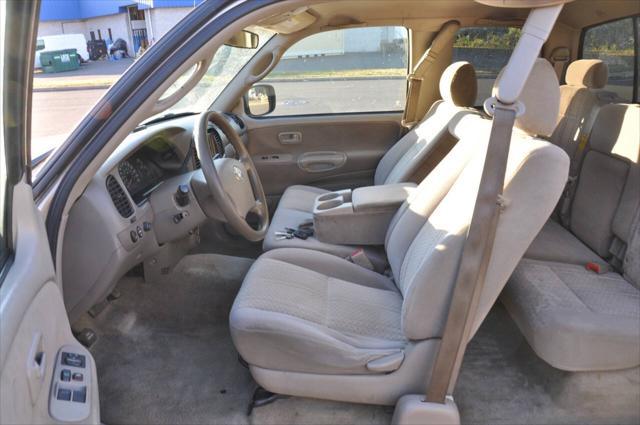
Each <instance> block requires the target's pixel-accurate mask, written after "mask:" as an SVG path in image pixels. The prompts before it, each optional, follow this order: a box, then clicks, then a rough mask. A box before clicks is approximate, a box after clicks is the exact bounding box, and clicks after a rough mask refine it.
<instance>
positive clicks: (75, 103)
mask: <svg viewBox="0 0 640 425" xmlns="http://www.w3.org/2000/svg"><path fill="white" fill-rule="evenodd" d="M105 91H106V89H92V90H63V91H42V92H35V93H33V113H32V114H31V116H32V121H31V157H32V158H36V157H37V156H38V155H41V154H43V153H45V152H46V151H48V150H49V149H52V148H54V147H56V146H57V145H59V144H60V143H62V142H63V141H64V140H65V139H66V136H67V135H68V134H69V133H70V132H71V131H72V130H73V129H74V128H75V126H76V125H78V123H79V122H80V120H81V119H82V118H83V117H84V116H85V115H86V114H87V112H89V110H90V109H91V108H92V107H93V106H94V105H95V104H96V103H97V102H98V99H100V97H102V95H103V94H104V92H105Z"/></svg>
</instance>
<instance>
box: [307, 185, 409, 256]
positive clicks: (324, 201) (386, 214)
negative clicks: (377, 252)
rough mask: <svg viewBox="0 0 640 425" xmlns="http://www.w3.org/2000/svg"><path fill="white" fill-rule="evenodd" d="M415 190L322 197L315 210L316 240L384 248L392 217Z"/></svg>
mask: <svg viewBox="0 0 640 425" xmlns="http://www.w3.org/2000/svg"><path fill="white" fill-rule="evenodd" d="M415 187H416V185H415V184H413V183H398V184H389V185H381V186H369V187H361V188H358V189H355V190H351V189H345V190H340V191H337V192H330V193H325V194H323V195H320V196H318V197H317V198H316V201H315V204H314V208H313V227H314V230H315V237H316V238H317V239H318V240H319V241H321V242H325V243H332V244H340V245H383V244H384V238H385V235H386V233H387V228H388V227H389V223H390V222H391V219H392V218H393V215H394V214H395V213H396V211H397V210H398V208H399V207H400V205H402V203H403V202H404V201H405V200H406V199H407V198H408V197H409V196H410V195H411V193H412V192H413V191H414V189H415Z"/></svg>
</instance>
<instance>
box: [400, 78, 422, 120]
mask: <svg viewBox="0 0 640 425" xmlns="http://www.w3.org/2000/svg"><path fill="white" fill-rule="evenodd" d="M407 85H408V86H407V103H406V106H405V107H404V116H403V117H402V122H401V124H402V126H403V127H404V128H406V129H410V128H413V126H415V125H416V124H417V123H418V121H417V119H416V116H417V111H418V100H419V99H420V90H421V88H422V78H420V77H418V76H416V74H410V75H408V76H407Z"/></svg>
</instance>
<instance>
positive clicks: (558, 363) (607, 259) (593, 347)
mask: <svg viewBox="0 0 640 425" xmlns="http://www.w3.org/2000/svg"><path fill="white" fill-rule="evenodd" d="M589 144H590V150H588V152H587V154H586V155H585V158H584V162H583V164H582V167H581V171H580V175H579V179H578V185H577V188H576V193H575V199H574V201H573V207H572V210H571V221H570V230H571V231H570V230H568V229H566V228H564V227H563V226H561V225H560V224H558V223H557V222H555V221H549V222H548V223H547V224H546V225H545V227H544V228H543V231H542V232H541V234H540V235H538V236H537V237H536V240H535V241H534V243H533V244H532V245H531V247H530V248H529V249H528V251H527V253H526V254H525V256H526V257H527V260H523V261H522V262H521V263H520V265H519V266H518V268H517V269H516V272H515V273H514V275H513V276H512V277H511V279H510V282H509V284H508V285H507V287H506V289H505V291H504V292H503V295H502V300H503V302H504V304H505V306H506V307H507V310H508V311H509V313H510V314H511V316H512V317H513V318H514V320H515V322H516V323H517V324H518V326H519V327H520V330H521V331H522V332H523V334H524V335H525V337H526V338H527V341H528V342H529V344H530V345H531V346H532V347H533V349H534V350H535V351H536V352H537V353H538V355H539V356H540V357H542V358H543V359H544V360H546V361H547V362H548V363H549V364H551V365H553V366H555V367H557V368H560V369H564V370H570V371H580V370H609V369H622V368H628V367H634V366H638V365H640V291H639V290H638V285H639V283H640V282H639V276H638V270H639V267H638V264H640V257H639V256H638V252H640V248H639V247H638V246H639V245H640V241H639V240H638V238H639V237H638V233H639V232H640V223H639V222H640V218H639V217H640V212H639V211H640V189H639V188H640V167H639V166H638V162H639V161H638V159H639V155H640V107H639V106H638V105H606V106H604V107H603V108H602V109H601V110H600V112H599V114H598V118H597V120H596V122H595V124H594V128H593V131H592V133H591V137H590V140H589ZM530 259H535V260H543V261H534V260H530ZM588 262H595V263H598V264H601V265H605V266H607V263H610V264H611V265H612V266H611V267H613V268H614V270H615V269H616V268H617V269H618V270H619V271H621V272H622V275H621V274H620V273H618V272H616V271H612V272H609V273H606V274H602V275H598V274H596V273H594V272H592V271H588V270H586V268H585V265H586V264H587V263H588Z"/></svg>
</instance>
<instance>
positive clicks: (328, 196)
mask: <svg viewBox="0 0 640 425" xmlns="http://www.w3.org/2000/svg"><path fill="white" fill-rule="evenodd" d="M339 196H340V194H339V193H337V192H331V193H327V194H325V195H320V196H319V197H318V202H324V201H329V200H331V199H336V198H337V197H339Z"/></svg>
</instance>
